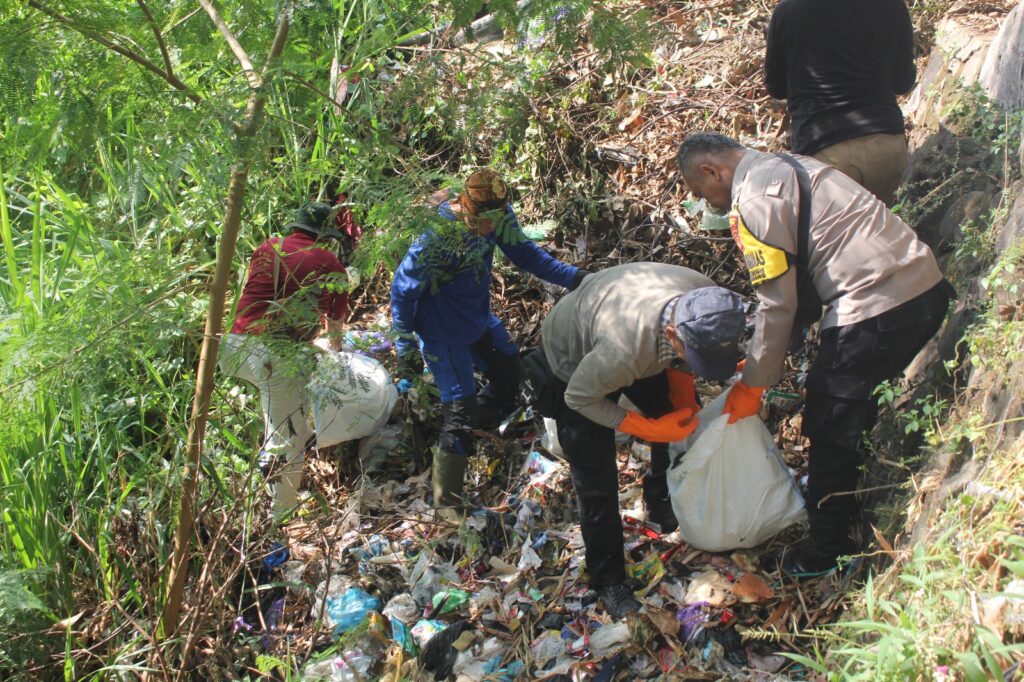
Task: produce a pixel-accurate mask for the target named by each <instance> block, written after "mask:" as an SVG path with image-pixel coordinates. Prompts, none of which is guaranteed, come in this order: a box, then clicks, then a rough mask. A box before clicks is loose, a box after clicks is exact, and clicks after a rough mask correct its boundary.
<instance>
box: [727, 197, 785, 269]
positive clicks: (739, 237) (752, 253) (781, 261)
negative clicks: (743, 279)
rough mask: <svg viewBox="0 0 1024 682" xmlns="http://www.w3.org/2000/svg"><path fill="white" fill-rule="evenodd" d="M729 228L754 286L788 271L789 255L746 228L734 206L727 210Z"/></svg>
mask: <svg viewBox="0 0 1024 682" xmlns="http://www.w3.org/2000/svg"><path fill="white" fill-rule="evenodd" d="M729 229H730V230H731V231H732V238H733V241H735V242H736V245H737V246H738V247H740V253H742V254H743V262H744V263H746V266H747V273H749V274H750V283H751V284H753V285H754V286H755V287H756V286H757V285H758V284H762V283H764V282H768V281H770V280H773V279H775V278H776V277H782V276H783V275H784V274H786V273H787V272H788V271H789V257H788V256H787V254H786V252H785V251H783V250H782V249H778V248H775V247H774V246H769V245H768V244H765V243H764V242H762V241H761V240H759V239H758V238H757V237H755V236H754V235H753V233H752V232H751V231H750V230H749V229H747V225H746V223H744V222H743V216H741V215H740V212H739V210H738V209H736V208H735V207H734V208H733V209H732V211H730V212H729Z"/></svg>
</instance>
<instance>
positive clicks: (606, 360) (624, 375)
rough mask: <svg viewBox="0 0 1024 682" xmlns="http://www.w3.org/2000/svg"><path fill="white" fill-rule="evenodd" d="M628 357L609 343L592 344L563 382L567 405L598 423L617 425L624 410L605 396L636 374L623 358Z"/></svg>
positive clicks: (612, 427)
mask: <svg viewBox="0 0 1024 682" xmlns="http://www.w3.org/2000/svg"><path fill="white" fill-rule="evenodd" d="M628 357H629V356H628V355H627V354H626V353H625V352H624V351H622V350H621V349H619V348H618V347H617V346H615V345H613V344H611V343H608V342H605V343H599V344H598V345H597V346H595V347H594V348H593V349H592V350H591V351H590V352H589V353H587V354H586V355H584V356H583V358H582V359H581V360H580V362H579V364H577V365H576V368H575V369H574V370H573V373H572V376H570V377H569V380H568V381H567V382H566V388H565V404H566V406H568V407H569V408H570V409H572V410H575V411H576V412H579V413H580V414H582V415H583V416H584V417H586V418H587V419H589V420H590V421H592V422H595V423H597V424H600V425H601V426H606V427H608V428H610V429H615V428H618V426H619V424H620V423H621V422H622V420H623V419H624V418H625V417H626V410H625V408H623V407H621V406H620V405H619V404H618V403H616V402H615V401H613V400H610V399H609V398H608V396H609V395H611V394H613V393H615V392H617V391H619V390H620V389H622V388H624V387H626V386H629V385H631V384H632V383H633V382H634V381H636V379H637V378H638V377H637V376H636V372H635V371H634V369H633V368H632V367H630V366H629V364H628V363H627V362H626V359H627V358H628Z"/></svg>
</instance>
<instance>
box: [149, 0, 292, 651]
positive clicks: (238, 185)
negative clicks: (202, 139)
mask: <svg viewBox="0 0 1024 682" xmlns="http://www.w3.org/2000/svg"><path fill="white" fill-rule="evenodd" d="M202 4H203V6H204V8H205V9H206V10H207V12H208V13H210V14H211V18H212V17H214V15H215V10H214V9H213V8H212V5H210V4H209V3H207V2H203V3H202ZM289 18H290V8H288V7H286V8H284V9H283V11H282V14H281V19H280V21H279V23H278V26H277V33H276V34H275V35H274V42H273V45H271V48H270V54H269V55H268V57H267V61H266V64H265V65H264V67H263V71H262V73H261V74H260V75H259V76H258V77H257V78H258V80H256V81H250V82H251V83H252V84H253V89H252V92H251V93H250V94H249V101H248V102H247V104H246V112H245V119H244V122H243V124H242V125H240V126H239V127H238V128H237V129H236V132H235V135H236V138H237V141H238V142H239V143H242V144H239V145H237V146H238V147H244V141H245V140H246V139H251V138H253V137H254V136H255V135H256V132H257V131H258V130H259V127H260V123H261V122H262V118H263V108H264V105H265V104H266V91H267V85H268V83H269V81H270V71H269V69H270V67H271V66H272V65H273V63H274V61H275V60H276V59H277V57H279V56H280V54H281V51H282V50H283V49H284V45H285V42H286V41H287V39H288V27H289ZM214 23H215V24H217V21H216V19H214ZM217 26H218V28H220V29H221V32H222V33H226V34H228V35H229V34H230V32H229V31H228V29H227V27H226V25H223V23H221V24H217ZM228 35H226V36H225V37H226V39H227V40H228V42H229V44H232V45H233V47H234V46H235V45H237V40H236V41H234V43H232V40H231V37H228ZM232 37H233V36H232ZM240 50H241V47H240V46H239V47H237V49H236V50H235V52H236V56H238V52H239V51H240ZM242 54H244V52H243V53H242ZM239 61H240V62H241V63H242V68H243V69H247V68H248V69H251V64H247V63H248V59H247V58H245V59H242V58H239ZM248 181H249V164H248V162H246V161H244V160H241V159H239V160H237V161H236V162H235V165H234V166H233V168H232V171H231V182H230V184H229V185H228V201H227V210H226V212H225V214H224V220H223V223H222V225H221V235H220V241H219V243H218V246H217V268H216V270H215V271H214V275H213V283H212V285H211V287H210V300H209V304H208V307H207V313H206V330H205V332H204V333H203V346H202V350H201V351H200V353H199V369H198V370H197V372H196V391H195V397H194V398H193V401H192V416H191V417H190V419H189V424H188V440H187V449H186V451H185V470H184V475H183V477H182V484H181V493H180V498H179V499H180V501H179V511H178V526H177V528H176V529H175V531H174V553H173V554H172V556H171V568H170V575H169V577H168V581H167V599H166V600H165V602H164V611H163V615H162V617H161V622H160V635H161V636H162V637H170V636H171V635H173V634H174V633H175V632H176V631H177V629H178V626H179V624H180V623H179V615H180V614H181V602H182V597H183V595H184V591H185V579H186V578H187V577H188V568H189V564H188V549H189V546H190V545H191V543H192V534H193V531H194V530H195V505H196V488H197V486H198V484H199V471H200V461H201V459H202V454H203V440H204V437H205V435H206V423H207V418H208V416H209V411H210V396H211V395H212V394H213V387H214V372H215V371H216V368H217V351H218V348H219V346H220V334H221V331H222V327H221V323H222V320H223V318H224V300H225V298H226V294H227V288H228V280H229V278H230V277H231V267H232V263H233V261H234V258H235V244H236V242H237V241H238V231H239V226H240V225H241V223H242V207H243V205H244V202H245V188H246V185H247V184H248Z"/></svg>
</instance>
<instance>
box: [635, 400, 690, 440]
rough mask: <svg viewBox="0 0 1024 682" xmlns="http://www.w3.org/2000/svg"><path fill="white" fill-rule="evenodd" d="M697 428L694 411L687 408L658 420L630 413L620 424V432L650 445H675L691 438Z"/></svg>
mask: <svg viewBox="0 0 1024 682" xmlns="http://www.w3.org/2000/svg"><path fill="white" fill-rule="evenodd" d="M696 428H697V419H696V417H694V416H693V410H691V409H689V408H687V407H684V408H683V409H681V410H676V411H675V412H669V413H668V414H666V415H665V416H664V417H659V418H658V419H650V418H648V417H645V416H643V415H641V414H639V413H637V412H632V411H630V412H627V413H626V418H625V419H623V420H622V423H620V424H619V431H622V432H623V433H628V434H629V435H631V436H636V437H637V438H642V439H643V440H645V441H647V442H648V443H674V442H676V441H677V440H682V439H684V438H686V437H687V436H689V435H690V434H691V433H693V432H694V430H696Z"/></svg>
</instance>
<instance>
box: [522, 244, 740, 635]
mask: <svg viewBox="0 0 1024 682" xmlns="http://www.w3.org/2000/svg"><path fill="white" fill-rule="evenodd" d="M745 325H746V317H745V315H744V312H743V304H742V301H741V299H740V297H739V296H738V295H737V294H735V293H733V292H731V291H729V290H727V289H723V288H722V287H718V286H715V283H714V282H713V281H712V280H711V279H709V278H708V277H705V276H704V275H702V274H700V273H699V272H696V271H694V270H690V269H689V268H684V267H680V266H677V265H667V264H664V263H629V264H626V265H619V266H616V267H612V268H608V269H607V270H604V271H602V272H599V273H596V274H593V275H590V276H589V277H587V278H586V279H584V280H583V283H582V284H580V286H579V288H578V289H576V290H575V291H574V292H572V293H571V294H569V295H567V296H566V297H565V298H563V299H562V300H560V301H559V302H558V304H557V305H555V307H554V308H553V309H552V310H551V313H550V314H549V315H548V316H547V318H545V320H544V324H543V326H542V328H541V348H540V349H537V350H535V351H533V352H532V353H531V354H529V355H527V356H526V358H525V359H524V364H525V366H526V391H527V397H528V398H529V399H530V401H531V402H532V403H533V405H534V407H535V409H537V411H538V412H540V413H541V414H542V415H544V416H546V417H551V418H553V419H555V420H556V421H557V422H558V439H559V442H560V444H561V446H562V450H563V451H564V453H565V456H566V459H567V460H568V461H569V465H570V471H571V474H572V482H573V486H574V487H575V488H576V497H577V502H578V506H579V513H580V526H581V529H582V532H583V542H584V544H585V546H586V561H587V566H586V567H587V573H588V575H589V576H590V582H591V586H592V587H594V588H595V589H596V590H597V592H598V595H599V596H600V598H601V601H602V603H603V605H604V608H605V610H606V611H607V612H608V613H609V614H610V615H611V616H612V617H614V618H621V617H623V616H625V615H626V614H628V613H631V612H633V611H636V610H637V609H639V607H640V604H639V603H638V602H637V600H636V599H635V598H634V596H633V594H632V592H630V591H629V589H628V588H627V587H626V586H625V581H626V564H625V556H624V549H623V538H622V519H621V517H620V515H619V504H618V468H617V465H616V448H615V430H616V429H618V430H620V431H623V432H624V433H628V434H630V435H632V436H635V437H637V438H641V439H643V440H646V441H648V442H649V443H651V471H650V473H648V475H647V476H646V477H645V478H644V482H643V489H644V502H645V503H646V505H647V508H648V512H649V516H650V518H651V520H653V521H655V522H656V523H658V524H659V525H660V526H661V528H662V530H663V531H671V530H673V529H674V528H675V527H676V526H677V525H678V523H677V521H676V520H675V515H674V513H673V512H672V506H671V503H670V501H669V496H668V483H667V481H666V472H667V470H668V445H667V444H668V443H671V442H675V441H678V440H682V439H683V438H685V437H686V436H687V435H689V434H690V433H692V432H693V430H694V429H696V428H697V419H696V417H695V415H696V413H697V411H698V410H699V409H700V405H699V403H698V402H697V397H696V394H695V393H694V387H693V384H694V375H696V376H700V377H703V378H706V379H713V380H721V379H726V378H728V377H729V376H731V375H732V374H733V372H734V371H735V368H736V362H737V359H738V357H739V341H740V337H741V336H742V334H743V331H744V328H745ZM621 394H625V395H626V396H627V397H628V398H629V399H630V400H631V401H632V402H633V404H634V405H636V406H637V407H638V408H639V410H641V411H642V414H641V413H640V412H635V411H630V410H627V409H625V408H623V407H621V406H619V404H618V402H617V401H618V398H619V396H620V395H621Z"/></svg>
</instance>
